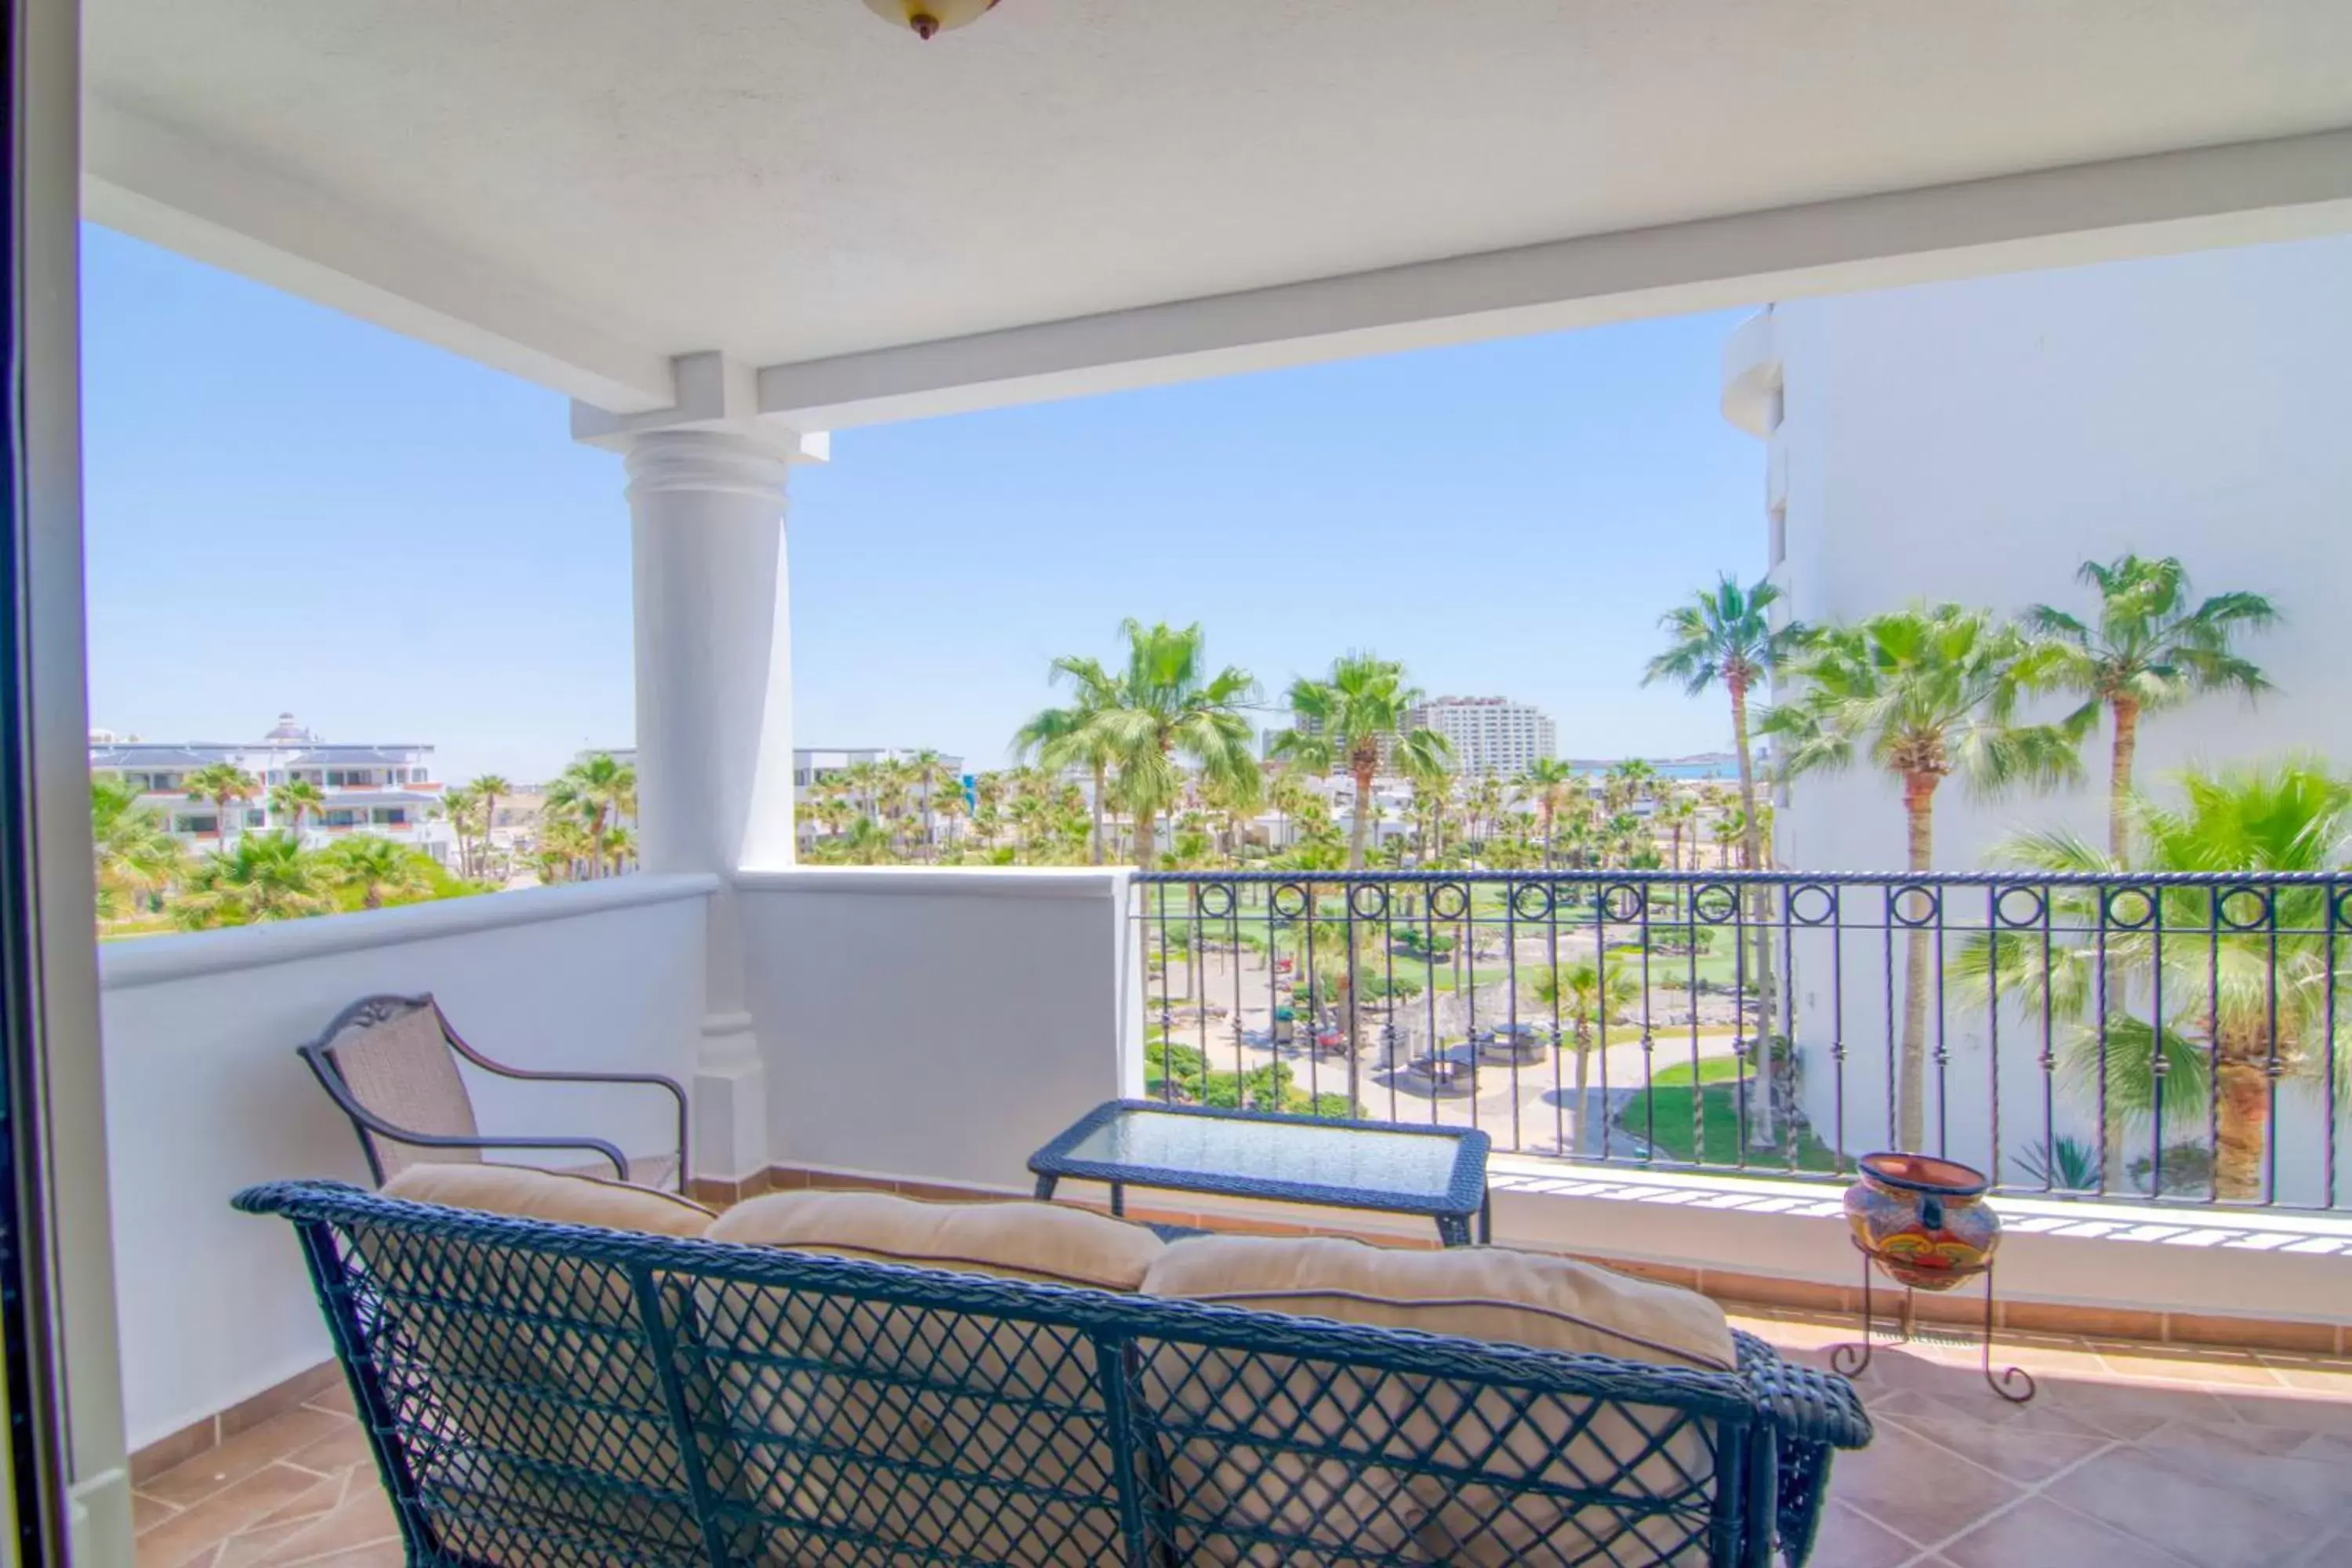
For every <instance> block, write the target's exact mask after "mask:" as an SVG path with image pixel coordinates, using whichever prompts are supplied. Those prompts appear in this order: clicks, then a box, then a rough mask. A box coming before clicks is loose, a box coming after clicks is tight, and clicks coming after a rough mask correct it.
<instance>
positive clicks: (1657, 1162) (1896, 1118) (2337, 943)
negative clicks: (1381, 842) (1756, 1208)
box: [1132, 870, 2352, 1209]
mask: <svg viewBox="0 0 2352 1568" xmlns="http://www.w3.org/2000/svg"><path fill="white" fill-rule="evenodd" d="M1132 912H1133V920H1134V924H1135V927H1136V931H1137V933H1138V940H1139V942H1140V944H1141V951H1142V955H1143V961H1144V962H1143V973H1144V975H1145V979H1144V987H1145V997H1144V1002H1145V1022H1146V1030H1145V1035H1146V1039H1145V1047H1144V1049H1145V1072H1146V1078H1147V1082H1148V1085H1149V1089H1150V1093H1152V1094H1153V1095H1155V1096H1160V1097H1163V1098H1166V1099H1169V1100H1192V1101H1198V1102H1205V1103H1212V1104H1216V1103H1223V1104H1244V1105H1254V1106H1259V1107H1265V1108H1274V1107H1286V1108H1288V1109H1291V1110H1309V1111H1313V1112H1315V1113H1318V1114H1325V1115H1333V1116H1339V1115H1347V1114H1350V1113H1353V1114H1359V1115H1364V1116H1370V1117H1375V1118H1380V1119H1383V1120H1391V1121H1436V1122H1452V1123H1462V1124H1468V1125H1475V1126H1478V1127H1482V1128H1484V1129H1486V1131H1488V1132H1489V1133H1490V1134H1491V1135H1492V1136H1493V1137H1494V1138H1495V1140H1496V1145H1497V1147H1498V1148H1502V1149H1507V1150H1513V1151H1517V1152H1528V1153H1542V1154H1553V1155H1560V1156H1565V1157H1567V1158H1570V1159H1575V1160H1580V1161H1586V1162H1595V1163H1604V1164H1614V1165H1642V1166H1654V1167H1666V1168H1679V1169H1707V1170H1730V1171H1741V1172H1747V1173H1755V1174H1770V1175H1779V1176H1791V1177H1797V1178H1800V1179H1804V1178H1818V1179H1822V1180H1829V1179H1834V1178H1836V1177H1839V1176H1842V1175H1845V1174H1850V1173H1852V1171H1853V1162H1854V1160H1855V1159H1856V1158H1857V1157H1858V1156H1859V1155H1861V1154H1863V1153H1865V1152H1870V1151H1872V1150H1874V1149H1885V1148H1908V1149H1912V1150H1916V1151H1918V1152H1929V1153H1936V1154H1940V1155H1943V1156H1946V1157H1948V1158H1952V1159H1957V1160H1961V1161H1965V1162H1966V1163H1969V1164H1972V1165H1975V1166H1977V1167H1978V1168H1979V1169H1981V1170H1984V1171H1986V1172H1988V1173H1990V1174H1991V1175H1992V1177H1993V1179H1994V1183H1995V1185H1996V1187H1997V1188H1998V1189H1999V1190H2002V1191H2006V1192H2010V1193H2017V1194H2035V1195H2045V1194H2046V1195H2053V1196H2060V1197H2067V1196H2083V1197H2102V1196H2103V1197H2114V1198H2132V1199H2136V1200H2145V1201H2150V1202H2158V1203H2173V1204H2194V1205H2244V1206H2272V1205H2276V1206H2283V1207H2302V1208H2321V1209H2325V1208H2334V1207H2336V1206H2338V1192H2337V1186H2338V1184H2337V1174H2336V1173H2337V1162H2338V1156H2339V1152H2340V1150H2339V1140H2340V1128H2341V1124H2342V1121H2343V1120H2344V1119H2343V1117H2342V1116H2341V1115H2340V1110H2342V1108H2343V1102H2344V1101H2345V1100H2347V1098H2352V1017H2347V1018H2345V1019H2344V1020H2343V1021H2342V1022H2341V1024H2339V1021H2338V1016H2337V1013H2338V1008H2337V993H2338V988H2339V980H2340V978H2341V976H2342V972H2343V963H2344V958H2345V955H2347V954H2352V875H2347V876H2340V877H2339V876H2333V875H2310V876H2287V875H2244V876H2201V875H2200V876H2189V875H2147V876H2120V877H2088V876H2044V875H2040V874H2030V875H2008V874H1999V875H1995V874H1986V875H1965V874H1963V875H1932V876H1918V877H1911V876H1902V875H1894V876H1888V875H1878V874H1868V875H1864V874H1849V873H1838V874H1821V875H1810V876H1808V875H1797V874H1789V873H1743V872H1731V871H1700V872H1665V871H1598V870H1574V871H1557V872H1512V873H1459V872H1407V873H1394V872H1367V873H1356V874H1347V873H1339V872H1311V873H1310V872H1286V871H1258V872H1225V873H1200V874H1195V873H1189V872H1184V873H1180V872H1169V873H1150V874H1140V875H1139V876H1138V877H1137V878H1136V879H1135V888H1134V892H1133V910H1132Z"/></svg>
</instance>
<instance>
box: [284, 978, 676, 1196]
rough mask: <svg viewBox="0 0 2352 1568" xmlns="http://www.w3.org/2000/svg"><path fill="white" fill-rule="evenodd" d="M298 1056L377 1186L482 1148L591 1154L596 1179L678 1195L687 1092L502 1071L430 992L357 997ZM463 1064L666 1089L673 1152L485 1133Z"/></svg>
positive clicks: (603, 1075)
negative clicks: (606, 1173)
mask: <svg viewBox="0 0 2352 1568" xmlns="http://www.w3.org/2000/svg"><path fill="white" fill-rule="evenodd" d="M299 1053H300V1055H301V1058H302V1059H303V1060H304V1061H305V1062H307V1063H309V1064H310V1070H311V1072H313V1073H314V1074H316V1075H317V1076H318V1079H319V1084H320V1087H321V1088H322V1089H325V1090H326V1091H327V1094H328V1097H329V1098H330V1099H331V1100H334V1102H335V1104H336V1106H337V1107H338V1108H340V1109H341V1111H342V1113H343V1114H344V1115H345V1116H348V1117H350V1118H351V1121H352V1131H354V1132H356V1133H358V1134H359V1140H360V1149H361V1152H363V1153H364V1154H366V1156H367V1163H368V1169H369V1171H370V1172H371V1173H373V1175H374V1177H375V1179H376V1182H377V1184H379V1185H381V1184H383V1183H384V1182H386V1181H389V1180H390V1179H391V1178H392V1177H393V1176H394V1174H396V1173H399V1172H401V1171H403V1170H405V1169H406V1168H407V1167H409V1166H411V1165H418V1164H427V1163H447V1162H452V1161H462V1162H478V1161H479V1160H480V1159H481V1157H482V1151H483V1150H485V1149H572V1150H577V1151H579V1152H583V1153H585V1154H592V1155H594V1156H595V1157H596V1158H595V1162H594V1163H595V1168H596V1171H597V1173H598V1174H602V1173H603V1167H604V1166H605V1165H609V1166H611V1167H612V1170H613V1173H614V1174H615V1175H617V1176H618V1177H619V1178H620V1179H622V1180H623V1181H628V1182H635V1183H636V1184H639V1185H641V1186H651V1187H663V1188H667V1189H671V1190H675V1191H679V1192H683V1191H684V1190H685V1184H686V1176H687V1158H686V1154H687V1149H686V1114H687V1113H686V1091H685V1090H684V1089H680V1088H679V1087H678V1086H677V1084H676V1083H675V1082H673V1081H672V1080H670V1079H666V1078H663V1077H661V1076H659V1075H658V1074H656V1073H615V1072H539V1071H533V1070H530V1069H529V1068H514V1067H508V1066H507V1065H506V1064H505V1063H503V1062H496V1061H492V1060H491V1059H490V1058H488V1057H486V1056H484V1055H482V1053H481V1052H479V1051H478V1050H476V1049H474V1047H471V1046H469V1045H467V1043H466V1042H465V1041H464V1040H463V1039H462V1038H460V1037H458V1034H457V1030H456V1029H453V1028H451V1027H450V1026H449V1020H448V1018H447V1016H445V1015H444V1014H443V1013H442V1011H441V1007H440V1004H438V1003H436V1001H434V999H433V998H432V996H431V995H430V994H425V995H421V996H391V995H377V996H362V997H361V998H360V999H359V1000H358V1001H356V1002H354V1003H352V1005H350V1006H348V1007H346V1008H344V1009H343V1010H342V1011H341V1013H338V1014H337V1015H335V1020H334V1022H332V1023H331V1024H329V1025H328V1026H327V1027H326V1029H325V1031H324V1032H323V1033H321V1034H320V1036H319V1037H318V1038H317V1039H315V1040H312V1041H311V1042H310V1044H308V1045H305V1046H302V1047H299ZM461 1057H462V1058H465V1059H466V1060H467V1061H469V1062H471V1063H473V1064H474V1066H476V1067H478V1068H481V1069H482V1070H483V1071H484V1072H488V1073H495V1074H497V1075H498V1076H499V1077H500V1078H511V1079H530V1080H533V1081H538V1082H546V1083H604V1084H635V1085H642V1086H644V1087H646V1088H648V1089H664V1090H667V1092H668V1094H669V1095H670V1097H671V1098H672V1099H673V1100H676V1101H677V1152H676V1153H674V1154H665V1155H656V1156H654V1157H652V1158H650V1159H640V1160H635V1161H632V1160H631V1159H629V1157H628V1156H627V1155H625V1154H624V1153H622V1152H621V1151H620V1150H619V1149H618V1148H617V1147H615V1146H614V1145H613V1144H611V1143H608V1142H605V1141H604V1140H603V1139H601V1138H554V1137H530V1136H509V1137H499V1136H492V1135H488V1134H486V1133H484V1132H483V1131H481V1129H480V1127H479V1126H478V1124H477V1123H476V1121H475V1120H474V1103H473V1100H472V1098H471V1097H470V1096H469V1095H468V1094H467V1092H466V1080H465V1077H464V1075H463V1074H462V1073H460V1072H459V1071H458V1068H457V1060H458V1058H461Z"/></svg>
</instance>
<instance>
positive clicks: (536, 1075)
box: [296, 991, 688, 1193]
mask: <svg viewBox="0 0 2352 1568" xmlns="http://www.w3.org/2000/svg"><path fill="white" fill-rule="evenodd" d="M420 1007H423V1008H430V1009H431V1010H432V1013H433V1018H434V1022H435V1023H436V1025H437V1026H439V1027H440V1030H441V1038H442V1039H443V1040H444V1041H445V1042H446V1044H447V1045H448V1047H449V1048H450V1049H451V1050H453V1051H455V1052H457V1055H458V1057H459V1058H460V1059H462V1060H465V1061H468V1062H471V1063H473V1064H474V1066H476V1067H478V1068H481V1069H482V1070H483V1071H484V1072H487V1073H491V1074H495V1075H496V1076H498V1077H499V1078H508V1079H524V1080H527V1081H530V1082H536V1083H602V1084H625V1085H636V1086H641V1087H644V1088H647V1089H666V1090H667V1091H668V1093H669V1095H670V1097H671V1098H672V1099H674V1100H677V1190H678V1191H679V1192H681V1193H683V1192H685V1191H686V1190H687V1183H688V1160H687V1101H686V1090H685V1089H681V1088H680V1087H679V1086H678V1084H677V1080H676V1079H667V1078H664V1077H663V1076H661V1075H660V1074H659V1073H634V1072H551V1071H545V1070H542V1069H539V1068H519V1067H510V1066H509V1065H508V1064H506V1063H504V1062H501V1061H496V1060H493V1059H492V1058H488V1057H486V1056H484V1055H483V1054H482V1053H481V1052H479V1051H478V1050H476V1049H475V1048H474V1047H471V1046H469V1045H467V1043H466V1040H465V1037H463V1036H461V1035H459V1034H458V1033H457V1029H456V1028H455V1027H454V1026H451V1024H450V1022H449V1016H448V1015H447V1014H446V1013H444V1012H443V1011H442V1010H441V1005H440V1003H438V1002H436V1001H435V1000H434V998H433V994H432V993H431V992H429V991H427V992H422V993H420V994H416V995H414V996H402V995H397V994H393V993H389V992H380V993H378V994H374V995H370V996H362V997H361V998H360V999H359V1000H358V1001H356V1002H354V1003H352V1005H350V1006H348V1007H346V1008H344V1009H343V1010H342V1011H341V1012H340V1013H338V1014H336V1015H335V1016H334V1021H333V1022H331V1023H330V1024H329V1025H328V1026H326V1028H325V1029H324V1030H322V1031H321V1032H320V1035H319V1037H317V1038H316V1039H313V1040H310V1041H309V1042H308V1043H306V1044H304V1045H301V1046H299V1047H296V1054H298V1055H299V1056H300V1057H301V1058H302V1059H303V1061H304V1062H306V1063H308V1064H309V1066H310V1071H311V1073H312V1074H313V1075H314V1076H315V1077H316V1078H317V1079H318V1080H319V1087H320V1088H321V1089H325V1090H326V1091H327V1097H328V1098H329V1099H330V1100H333V1101H334V1102H335V1105H336V1108H337V1109H338V1110H341V1111H342V1113H343V1114H344V1115H345V1116H347V1117H349V1118H350V1119H351V1122H352V1131H354V1132H355V1133H357V1134H358V1136H359V1141H360V1151H361V1152H362V1153H363V1154H365V1155H366V1156H367V1163H368V1173H369V1175H370V1176H372V1177H373V1178H374V1180H375V1183H376V1184H377V1185H379V1186H381V1185H383V1179H384V1173H383V1161H382V1160H381V1159H379V1158H378V1157H377V1154H376V1148H375V1143H374V1139H376V1138H388V1139H390V1140H392V1141H393V1142H396V1143H407V1144H411V1145H413V1146H415V1147H417V1148H421V1149H576V1150H580V1151H583V1152H588V1153H593V1154H595V1155H597V1156H598V1157H599V1158H601V1159H604V1160H606V1161H609V1162H610V1163H611V1164H612V1166H613V1169H614V1173H615V1174H616V1175H617V1177H618V1179H620V1180H622V1181H627V1180H628V1179H629V1161H628V1156H626V1155H625V1154H624V1153H622V1152H621V1151H620V1150H619V1149H618V1148H617V1147H616V1146H614V1144H612V1143H609V1142H605V1141H604V1139H601V1138H560V1137H550V1136H534V1135H528V1134H517V1135H512V1136H499V1135H493V1134H488V1133H477V1134H474V1135H473V1136H470V1137H468V1136H464V1135H459V1134H451V1133H443V1132H425V1131H417V1130H416V1129H414V1128H408V1127H400V1126H395V1125H394V1123H392V1122H390V1121H385V1120H384V1119H383V1117H381V1116H378V1115H376V1114H375V1113H374V1112H373V1111H372V1110H369V1109H368V1108H367V1107H366V1106H364V1105H362V1104H361V1103H360V1100H359V1097H358V1096H356V1095H354V1094H353V1093H352V1089H351V1085H350V1083H349V1082H347V1081H346V1080H345V1079H344V1077H343V1073H342V1068H341V1067H340V1066H339V1065H338V1064H337V1063H336V1061H335V1041H336V1040H337V1039H339V1038H340V1037H341V1036H342V1034H343V1033H344V1031H345V1030H348V1029H353V1028H368V1027H371V1026H374V1025H377V1024H382V1023H385V1022H388V1021H389V1020H391V1019H394V1018H396V1017H399V1016H401V1015H402V1014H404V1013H410V1012H414V1011H415V1010H416V1009H418V1008H420Z"/></svg>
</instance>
